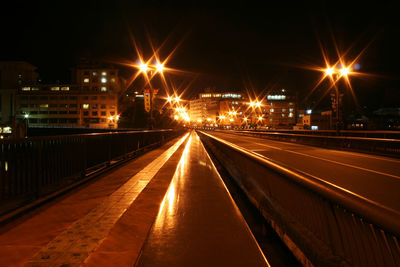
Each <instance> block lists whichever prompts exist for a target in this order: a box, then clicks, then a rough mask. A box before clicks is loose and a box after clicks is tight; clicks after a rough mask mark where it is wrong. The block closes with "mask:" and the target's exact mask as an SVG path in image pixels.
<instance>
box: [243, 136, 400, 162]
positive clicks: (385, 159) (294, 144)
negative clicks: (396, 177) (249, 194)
mask: <svg viewBox="0 0 400 267" xmlns="http://www.w3.org/2000/svg"><path fill="white" fill-rule="evenodd" d="M245 137H247V138H249V139H250V138H257V137H253V136H245ZM257 139H259V138H257ZM266 140H269V141H273V142H281V143H282V142H283V143H286V144H289V145H291V146H297V147H305V146H308V145H302V144H296V143H291V142H288V141H276V140H271V139H266ZM250 142H251V141H250ZM252 143H253V142H252ZM322 149H324V148H322ZM333 151H335V152H338V153H343V154H352V155H355V156H360V157H364V158H371V159H377V160H382V161H390V162H395V163H400V160H398V159H391V158H385V157H384V156H382V157H379V156H373V155H368V154H363V153H359V152H354V151H342V150H333Z"/></svg>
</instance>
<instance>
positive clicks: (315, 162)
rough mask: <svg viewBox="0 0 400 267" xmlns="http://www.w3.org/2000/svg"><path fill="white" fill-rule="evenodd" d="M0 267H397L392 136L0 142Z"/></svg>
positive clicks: (217, 135) (141, 136)
mask: <svg viewBox="0 0 400 267" xmlns="http://www.w3.org/2000/svg"><path fill="white" fill-rule="evenodd" d="M0 145H1V155H0V200H1V206H0V212H1V213H0V215H1V217H0V222H1V226H0V263H1V264H0V265H2V266H205V265H207V266H301V265H303V266H313V265H314V266H399V265H400V194H399V192H400V159H399V158H398V156H399V155H400V140H398V139H396V138H388V137H387V136H381V137H370V136H366V135H364V136H332V135H329V134H326V133H325V134H323V135H315V134H313V135H309V134H307V133H304V132H301V133H294V132H280V133H278V132H273V133H271V132H256V131H216V130H213V129H197V130H196V131H194V130H192V131H190V130H187V131H185V130H153V131H138V132H118V133H117V132H113V133H99V134H83V135H69V136H56V137H37V138H28V139H24V140H4V141H1V143H0Z"/></svg>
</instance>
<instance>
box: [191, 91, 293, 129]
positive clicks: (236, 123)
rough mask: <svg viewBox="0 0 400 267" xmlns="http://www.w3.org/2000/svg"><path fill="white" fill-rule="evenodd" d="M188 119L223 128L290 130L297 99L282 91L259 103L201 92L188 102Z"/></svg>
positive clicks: (221, 94)
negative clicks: (206, 122) (210, 122)
mask: <svg viewBox="0 0 400 267" xmlns="http://www.w3.org/2000/svg"><path fill="white" fill-rule="evenodd" d="M190 118H191V120H192V121H198V122H200V121H202V122H205V121H206V120H208V121H210V120H211V121H215V122H216V124H217V125H219V126H224V127H226V128H250V127H251V128H267V129H277V128H287V129H289V128H292V127H293V125H295V124H296V98H295V96H292V95H290V94H288V92H287V91H286V90H284V89H282V90H279V91H276V92H270V93H269V94H268V95H267V96H266V97H265V98H264V99H263V100H261V101H257V100H251V99H248V98H247V97H246V96H244V95H243V94H242V93H232V92H227V93H217V92H207V93H201V94H199V98H198V99H195V100H192V101H191V102H190ZM203 124H204V123H203Z"/></svg>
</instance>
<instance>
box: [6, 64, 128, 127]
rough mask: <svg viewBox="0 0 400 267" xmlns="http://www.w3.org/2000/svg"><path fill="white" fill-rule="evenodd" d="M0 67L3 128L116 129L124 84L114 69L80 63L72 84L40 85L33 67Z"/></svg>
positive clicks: (75, 69) (11, 65)
mask: <svg viewBox="0 0 400 267" xmlns="http://www.w3.org/2000/svg"><path fill="white" fill-rule="evenodd" d="M0 67H1V68H0V70H1V78H2V79H1V85H2V87H1V88H2V89H1V92H2V93H1V101H0V103H1V122H2V124H5V123H6V121H8V122H7V123H6V124H7V126H6V127H11V129H17V128H18V127H19V125H23V126H24V127H25V128H26V127H27V126H54V127H59V126H64V127H66V126H68V127H79V126H80V127H96V128H117V127H118V119H119V113H118V97H119V93H120V92H121V89H122V88H123V86H124V82H123V80H121V79H120V77H119V75H118V70H117V69H115V68H114V67H112V66H108V65H101V64H98V63H95V64H89V63H83V64H82V63H81V64H79V65H78V66H77V67H76V68H74V69H73V70H72V83H71V84H42V83H39V82H38V81H37V80H36V78H37V73H36V72H35V69H36V68H35V67H34V66H32V65H31V64H29V63H26V62H24V63H20V62H17V63H15V62H7V64H6V63H5V62H2V64H0ZM4 87H6V88H8V89H4Z"/></svg>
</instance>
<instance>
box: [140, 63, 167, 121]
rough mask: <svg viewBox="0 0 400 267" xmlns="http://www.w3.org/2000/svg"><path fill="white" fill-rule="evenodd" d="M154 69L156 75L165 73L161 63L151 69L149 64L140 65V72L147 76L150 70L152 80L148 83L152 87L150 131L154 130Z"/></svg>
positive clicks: (150, 93) (150, 94)
mask: <svg viewBox="0 0 400 267" xmlns="http://www.w3.org/2000/svg"><path fill="white" fill-rule="evenodd" d="M154 69H155V70H156V73H157V72H158V73H163V71H164V64H163V63H160V62H157V64H156V65H153V66H151V67H149V66H148V64H147V63H144V62H141V63H140V65H139V70H140V72H142V73H145V74H146V75H147V71H148V70H150V78H148V83H149V86H150V92H149V96H150V99H149V104H150V109H149V112H150V123H149V128H150V129H153V88H152V86H151V82H150V80H151V79H152V78H153V71H154Z"/></svg>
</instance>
